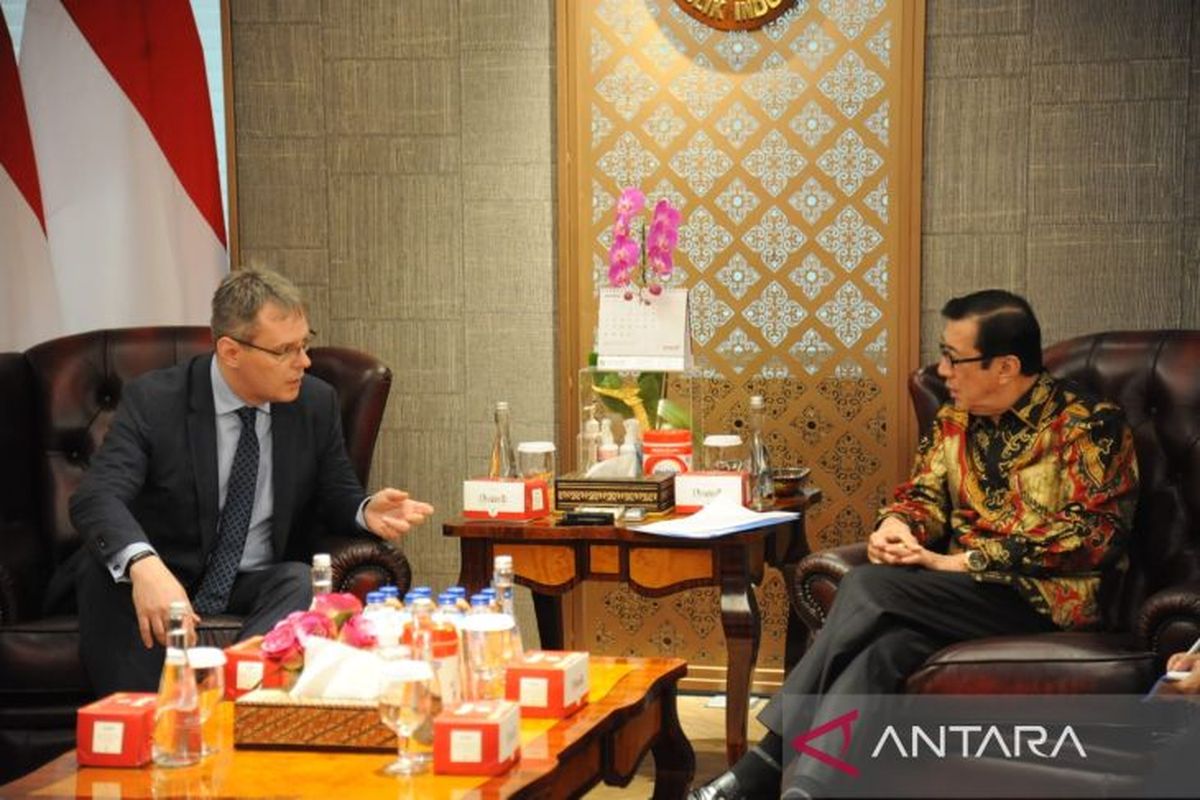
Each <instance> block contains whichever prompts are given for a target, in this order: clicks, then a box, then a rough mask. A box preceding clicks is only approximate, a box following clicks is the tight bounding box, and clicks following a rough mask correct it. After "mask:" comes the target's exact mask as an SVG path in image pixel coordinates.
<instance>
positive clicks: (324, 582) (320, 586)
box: [312, 553, 333, 600]
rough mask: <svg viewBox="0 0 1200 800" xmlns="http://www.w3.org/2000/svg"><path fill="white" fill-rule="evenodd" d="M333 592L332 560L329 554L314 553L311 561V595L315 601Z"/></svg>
mask: <svg viewBox="0 0 1200 800" xmlns="http://www.w3.org/2000/svg"><path fill="white" fill-rule="evenodd" d="M332 591H333V560H332V559H330V557H329V553H314V554H313V559H312V594H313V599H314V600H316V599H317V598H318V597H320V596H321V595H323V594H329V593H330V592H332Z"/></svg>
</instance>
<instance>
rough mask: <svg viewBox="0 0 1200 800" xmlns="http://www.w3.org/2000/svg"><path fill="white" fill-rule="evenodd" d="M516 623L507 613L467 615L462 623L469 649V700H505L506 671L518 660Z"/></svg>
mask: <svg viewBox="0 0 1200 800" xmlns="http://www.w3.org/2000/svg"><path fill="white" fill-rule="evenodd" d="M515 627H516V623H515V622H514V621H513V618H512V617H510V616H508V615H507V614H497V613H492V612H482V613H478V612H477V613H471V614H467V616H466V617H464V618H463V620H462V622H461V623H460V624H459V629H460V630H461V631H462V632H463V640H464V643H465V644H466V648H467V653H466V655H467V682H468V687H467V691H468V697H469V698H470V699H471V700H502V699H503V698H504V671H505V669H506V668H507V667H508V665H509V662H511V661H512V660H513V658H515V657H516V654H517V652H516V638H515Z"/></svg>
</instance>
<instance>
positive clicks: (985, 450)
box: [691, 290, 1137, 800]
mask: <svg viewBox="0 0 1200 800" xmlns="http://www.w3.org/2000/svg"><path fill="white" fill-rule="evenodd" d="M942 315H943V316H944V317H945V318H946V325H945V328H944V331H943V336H942V342H941V360H940V362H939V364H938V374H939V375H940V376H941V377H942V378H943V380H945V382H946V388H947V389H948V390H949V393H950V402H949V403H946V404H945V405H943V406H942V407H941V408H940V409H939V410H938V413H937V416H936V418H935V419H934V422H933V426H932V429H931V430H930V431H929V432H927V433H926V435H925V436H923V437H922V439H921V442H920V447H919V452H918V455H917V459H916V465H915V467H914V469H913V474H912V477H911V478H910V479H909V480H908V481H907V482H906V483H904V484H902V485H901V486H900V487H898V488H897V490H896V493H895V498H894V500H893V502H892V503H891V504H889V505H886V506H884V507H883V508H882V509H881V510H880V513H879V523H878V524H877V526H876V528H875V530H874V531H873V532H872V533H871V535H870V538H869V540H868V542H867V556H868V558H869V560H870V561H871V563H870V564H866V565H863V566H861V567H857V568H855V569H852V570H851V571H850V572H849V573H848V574H847V575H846V577H845V578H844V579H843V580H842V582H841V585H840V587H839V589H838V593H837V598H836V600H835V602H834V604H833V607H832V609H831V610H830V615H829V619H828V621H826V623H825V625H824V626H823V627H822V628H821V631H820V633H819V634H818V635H817V637H816V638H815V640H814V641H813V644H812V647H810V648H809V650H808V652H806V653H805V655H804V657H803V658H802V659H801V660H800V662H799V663H798V664H797V665H796V667H795V669H793V670H792V672H791V673H790V674H789V675H788V677H787V679H786V681H785V683H784V689H783V692H781V693H780V694H779V695H777V696H776V697H775V698H773V699H772V701H771V702H770V703H769V704H768V705H767V706H766V708H764V709H763V711H762V713H761V714H760V715H759V720H760V721H761V722H762V723H763V724H764V725H765V726H766V727H767V729H768V731H769V733H768V734H767V736H766V737H765V738H764V739H763V740H762V741H761V742H760V743H759V744H758V745H756V746H755V747H753V748H751V750H750V752H748V753H747V754H746V756H745V757H743V758H742V759H741V760H740V761H739V762H738V763H737V764H735V765H734V767H733V769H732V770H731V771H730V772H726V773H724V774H723V775H721V776H720V777H718V778H717V779H716V780H714V781H713V782H712V783H710V784H708V785H706V786H704V787H701V788H700V789H697V790H695V791H693V792H692V795H691V797H694V798H701V799H702V800H718V799H719V798H726V799H727V800H732V798H743V797H770V796H778V795H779V791H780V788H779V787H780V765H781V763H782V761H783V758H782V756H783V750H782V747H783V740H782V736H783V735H784V733H785V731H786V732H791V733H793V734H794V733H796V732H798V731H799V730H803V729H804V727H807V726H806V725H805V724H804V723H805V722H806V721H805V720H791V719H784V703H783V696H784V695H790V696H793V697H796V696H806V697H809V698H819V699H818V701H817V702H818V703H819V704H820V705H819V706H818V709H819V713H818V714H817V715H816V716H818V717H819V718H820V719H826V718H830V717H831V716H835V715H836V714H835V713H831V712H832V711H833V709H835V708H836V706H837V699H838V697H844V696H851V695H872V694H881V693H895V692H898V691H900V690H901V689H902V687H903V684H904V681H905V679H906V678H907V677H908V676H909V675H910V674H911V673H912V672H913V671H915V670H916V669H917V668H918V667H919V666H920V665H921V664H922V663H924V661H925V660H926V659H927V658H928V657H929V656H931V655H932V654H933V653H935V652H937V651H938V650H940V649H942V648H943V647H946V646H947V645H950V644H953V643H954V642H958V641H963V640H967V639H974V638H980V637H984V636H1001V635H1005V634H1021V633H1031V632H1039V631H1052V630H1059V629H1082V628H1090V627H1095V626H1096V625H1098V624H1099V622H1100V608H1099V604H1098V594H1099V588H1100V580H1101V576H1102V574H1103V573H1104V572H1105V571H1107V570H1109V569H1110V568H1112V567H1114V566H1116V565H1117V564H1118V563H1119V562H1120V561H1121V559H1122V558H1123V557H1124V551H1125V545H1126V541H1125V540H1126V537H1127V536H1128V533H1129V529H1130V522H1131V520H1132V518H1133V509H1134V505H1135V503H1136V499H1137V462H1136V458H1135V454H1134V447H1133V435H1132V433H1131V432H1130V430H1129V427H1128V425H1127V424H1126V423H1125V419H1124V415H1123V414H1122V413H1121V410H1120V408H1118V407H1117V406H1116V405H1115V404H1113V403H1111V402H1107V401H1104V400H1101V399H1099V398H1096V397H1093V396H1090V395H1088V394H1087V393H1086V392H1084V391H1083V390H1082V389H1081V388H1079V387H1076V386H1073V385H1071V384H1069V383H1066V382H1064V381H1060V380H1057V379H1055V378H1052V377H1051V376H1050V375H1049V374H1047V373H1046V372H1045V371H1043V369H1042V343H1041V329H1040V327H1039V325H1038V322H1037V318H1036V317H1035V316H1034V314H1033V310H1032V309H1031V308H1030V307H1029V304H1028V303H1027V302H1026V301H1025V300H1024V299H1023V298H1021V297H1018V296H1017V295H1014V294H1011V293H1010V292H1005V291H1000V290H987V291H982V292H976V293H974V294H971V295H967V296H966V297H960V298H956V299H954V300H951V301H950V302H949V303H947V304H946V306H945V308H943V309H942ZM829 777H831V770H830V768H829V767H827V766H824V765H822V764H820V763H819V762H817V761H816V760H814V759H811V758H807V759H798V760H797V761H796V762H795V763H794V764H793V766H792V768H790V769H789V772H788V776H787V781H786V783H787V788H788V794H787V796H789V797H791V796H795V797H802V796H804V794H805V792H810V793H812V794H820V793H821V791H822V790H823V789H825V788H826V786H825V785H824V784H823V780H825V779H828V778H829Z"/></svg>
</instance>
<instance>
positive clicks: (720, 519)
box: [631, 503, 800, 539]
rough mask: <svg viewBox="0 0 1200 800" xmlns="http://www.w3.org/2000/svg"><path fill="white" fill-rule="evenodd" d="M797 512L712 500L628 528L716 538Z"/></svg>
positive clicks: (794, 517) (780, 519)
mask: <svg viewBox="0 0 1200 800" xmlns="http://www.w3.org/2000/svg"><path fill="white" fill-rule="evenodd" d="M799 516H800V515H799V514H798V513H796V512H795V511H751V510H750V509H748V508H746V507H745V506H740V505H737V504H734V503H714V504H712V505H707V506H705V507H704V508H702V509H700V510H699V511H697V512H696V513H695V514H692V515H690V516H687V517H677V518H675V519H667V520H663V521H662V522H652V523H650V524H649V525H637V526H635V527H632V528H631V530H635V531H639V532H640V533H653V534H657V535H658V536H672V537H675V538H677V539H715V538H716V537H718V536H724V535H725V534H727V533H737V532H738V531H749V530H753V529H754V528H761V527H763V526H766V525H774V524H775V523H777V522H785V521H787V520H792V519H796V518H797V517H799Z"/></svg>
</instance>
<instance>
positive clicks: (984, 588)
mask: <svg viewBox="0 0 1200 800" xmlns="http://www.w3.org/2000/svg"><path fill="white" fill-rule="evenodd" d="M1050 630H1055V626H1054V624H1053V623H1052V622H1051V621H1050V620H1049V619H1048V618H1046V617H1044V616H1042V615H1041V614H1039V613H1037V612H1036V611H1034V610H1033V608H1032V607H1031V606H1030V605H1029V603H1027V602H1026V601H1025V600H1024V599H1023V598H1021V597H1020V595H1018V594H1017V592H1016V590H1014V589H1012V588H1011V587H1009V586H1005V585H1002V584H995V583H982V582H979V581H976V580H975V579H973V578H972V577H971V576H970V575H968V574H966V573H962V572H934V571H932V570H926V569H922V568H919V567H896V566H886V565H878V564H866V565H863V566H860V567H856V568H855V569H852V570H851V571H850V572H849V573H847V575H846V577H845V578H843V579H842V582H841V584H840V585H839V586H838V592H837V597H836V599H835V600H834V603H833V608H832V609H830V612H829V619H828V620H827V621H826V622H825V625H824V626H823V627H822V628H821V631H820V632H819V633H818V634H817V636H816V638H815V639H814V640H813V643H812V647H810V648H809V650H808V652H806V653H805V654H804V657H803V658H801V659H800V662H799V663H798V664H796V666H795V668H794V669H793V670H792V671H791V672H790V673H789V674H788V676H787V678H786V679H785V680H784V684H783V689H782V691H781V692H780V693H779V694H777V695H775V697H773V698H772V699H771V702H770V703H768V704H767V706H766V707H765V708H764V709H763V710H762V712H761V713H760V714H759V715H758V719H759V721H760V722H762V723H763V724H764V725H765V726H766V727H767V728H768V729H769V730H770V731H771V732H773V733H775V734H777V735H779V736H780V737H782V738H783V740H784V752H785V755H786V754H787V753H788V751H789V750H790V747H791V746H790V744H789V739H790V738H791V737H794V736H796V735H797V734H799V733H801V732H803V731H805V730H807V729H808V728H809V727H810V726H811V724H812V722H813V720H812V719H784V714H785V711H784V707H785V702H784V697H785V696H792V697H793V698H797V697H799V696H806V697H808V698H813V697H815V698H818V699H817V704H816V709H817V711H816V713H815V715H814V717H815V718H818V719H819V720H820V721H821V722H825V721H828V720H829V719H835V718H836V717H837V716H838V715H839V714H841V713H842V711H843V709H841V708H839V705H838V698H839V697H841V696H848V695H873V694H892V693H896V692H899V691H900V690H901V688H902V686H903V683H904V680H905V679H906V678H907V677H908V676H909V675H911V674H912V673H913V672H914V671H916V669H917V668H918V667H919V666H920V665H921V664H922V663H924V662H925V660H926V659H927V658H929V656H931V655H933V654H934V653H935V652H937V651H938V650H940V649H942V648H943V647H945V646H947V645H949V644H953V643H954V642H959V641H964V640H966V639H977V638H981V637H984V636H1001V635H1005V634H1014V633H1032V632H1039V631H1050ZM788 705H789V706H790V707H791V708H798V707H800V703H799V702H796V703H794V704H792V703H789V704H788ZM796 770H799V771H800V774H808V773H811V774H812V776H813V778H814V780H815V781H816V782H818V783H820V782H823V780H825V779H827V778H828V777H830V776H831V774H832V773H831V772H830V768H829V767H826V766H824V765H821V764H820V763H819V762H816V761H814V760H813V759H808V758H805V759H798V760H797V761H796V762H794V763H793V764H792V769H789V770H788V777H791V776H792V774H793V773H794V772H795V771H796ZM785 785H788V780H787V779H785Z"/></svg>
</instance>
